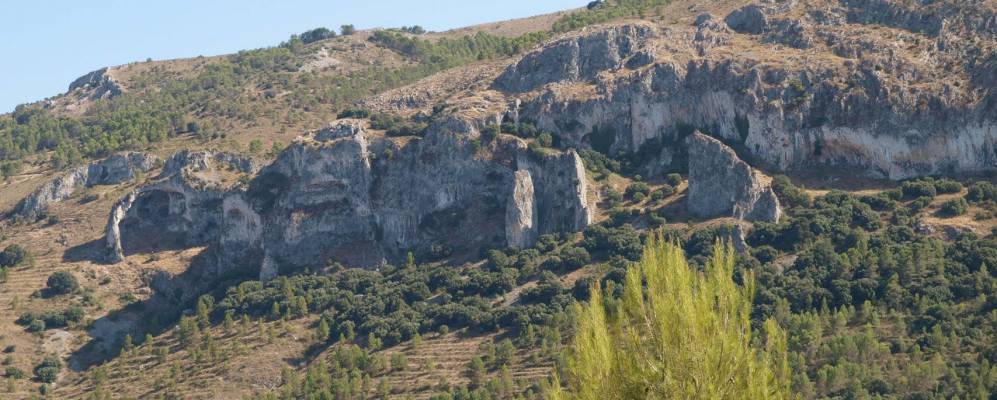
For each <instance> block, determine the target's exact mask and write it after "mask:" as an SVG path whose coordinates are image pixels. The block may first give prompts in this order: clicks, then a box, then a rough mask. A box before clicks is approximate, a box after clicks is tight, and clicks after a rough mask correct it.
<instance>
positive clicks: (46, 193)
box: [12, 153, 160, 219]
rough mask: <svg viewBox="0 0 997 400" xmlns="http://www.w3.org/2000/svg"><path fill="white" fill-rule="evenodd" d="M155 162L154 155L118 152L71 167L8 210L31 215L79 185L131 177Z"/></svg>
mask: <svg viewBox="0 0 997 400" xmlns="http://www.w3.org/2000/svg"><path fill="white" fill-rule="evenodd" d="M159 163H160V161H159V159H158V158H157V157H155V156H151V155H147V154H143V153H122V154H115V155H112V156H110V157H108V158H105V159H103V160H99V161H95V162H93V163H90V164H88V165H83V166H79V167H75V168H72V169H70V170H69V171H68V172H66V173H64V174H62V175H61V176H59V177H58V178H56V179H55V180H53V181H51V182H48V183H46V184H44V185H42V186H41V187H39V188H38V189H35V191H34V192H32V193H31V194H30V195H28V196H27V197H25V198H24V199H22V200H21V201H20V202H18V204H17V205H16V206H15V207H14V210H13V212H12V214H13V215H15V216H18V217H22V218H29V219H31V218H35V217H37V216H38V215H41V214H43V213H44V212H45V210H46V209H47V208H48V207H49V206H50V205H52V204H53V203H56V202H59V201H62V200H64V199H66V198H68V197H70V196H72V195H74V194H75V193H76V192H77V191H78V190H80V189H83V188H88V187H92V186H96V185H114V184H118V183H122V182H125V181H129V180H131V179H134V178H135V174H136V173H139V172H147V171H149V170H151V169H153V168H155V167H156V166H157V164H159Z"/></svg>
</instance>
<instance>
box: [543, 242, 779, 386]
mask: <svg viewBox="0 0 997 400" xmlns="http://www.w3.org/2000/svg"><path fill="white" fill-rule="evenodd" d="M734 257H735V256H734V252H733V249H732V248H731V246H730V245H729V244H728V245H720V244H718V245H717V246H716V247H715V249H714V252H713V256H712V258H710V259H709V261H708V262H707V263H706V268H705V270H704V271H703V272H699V271H697V270H696V269H693V268H690V266H689V264H688V263H687V261H686V258H685V255H684V254H683V252H682V250H681V248H680V247H679V246H677V245H675V244H673V243H670V242H668V241H666V240H664V239H662V238H661V237H660V236H657V237H654V238H651V239H650V240H649V243H648V244H647V246H646V247H645V249H644V253H643V257H642V258H641V260H640V261H639V262H637V263H635V264H633V265H631V266H630V267H629V268H628V269H627V274H626V279H625V282H624V288H623V297H622V298H621V299H620V300H619V302H610V301H604V300H603V295H602V290H601V289H600V288H599V286H598V285H595V287H593V288H592V291H591V293H592V295H591V300H590V302H589V303H588V305H586V306H582V305H576V309H575V312H576V314H577V315H578V322H577V324H578V326H577V333H576V335H575V339H574V345H573V346H572V348H573V351H572V353H571V354H570V355H569V356H568V363H567V367H568V368H567V371H568V373H567V375H568V376H567V377H566V382H565V383H566V387H565V388H562V387H561V385H560V383H559V382H558V381H557V380H556V379H555V384H554V385H553V386H554V388H553V389H552V390H550V392H549V397H550V398H551V399H555V400H560V399H569V398H570V399H580V400H588V399H787V398H791V394H790V389H789V385H790V373H789V368H788V364H787V358H786V357H787V356H786V336H785V334H784V333H783V332H782V331H781V330H780V329H779V327H778V325H777V324H776V323H775V322H774V321H772V320H769V321H767V322H766V323H765V332H764V340H762V341H761V342H763V343H764V345H757V346H756V345H752V332H751V320H750V313H751V302H752V296H753V294H754V276H753V275H752V274H751V272H750V271H747V272H746V273H745V274H744V285H743V286H739V285H737V284H736V283H734V282H733V280H732V275H733V271H734Z"/></svg>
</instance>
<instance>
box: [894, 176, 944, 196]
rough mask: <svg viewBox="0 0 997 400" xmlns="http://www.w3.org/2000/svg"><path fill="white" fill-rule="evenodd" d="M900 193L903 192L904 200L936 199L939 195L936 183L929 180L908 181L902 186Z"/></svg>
mask: <svg viewBox="0 0 997 400" xmlns="http://www.w3.org/2000/svg"><path fill="white" fill-rule="evenodd" d="M900 191H901V192H903V195H904V198H907V199H914V198H918V197H935V196H937V195H938V190H936V189H935V185H934V183H932V182H931V181H928V180H916V181H906V182H904V183H902V184H901V185H900Z"/></svg>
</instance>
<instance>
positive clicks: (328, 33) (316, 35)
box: [300, 28, 336, 44]
mask: <svg viewBox="0 0 997 400" xmlns="http://www.w3.org/2000/svg"><path fill="white" fill-rule="evenodd" d="M331 37H336V32H335V31H332V30H329V29H328V28H315V29H312V30H310V31H306V32H304V33H302V34H301V36H300V39H301V41H302V42H304V43H305V44H308V43H313V42H317V41H319V40H325V39H328V38H331Z"/></svg>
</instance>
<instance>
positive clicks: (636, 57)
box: [491, 0, 997, 179]
mask: <svg viewBox="0 0 997 400" xmlns="http://www.w3.org/2000/svg"><path fill="white" fill-rule="evenodd" d="M974 4H975V3H973V4H971V3H969V2H946V3H944V4H942V3H937V4H936V3H903V4H901V3H896V2H889V1H851V0H842V1H832V2H830V5H828V2H826V1H779V0H775V1H760V2H756V3H752V4H749V5H747V6H744V7H742V8H739V9H736V10H734V11H733V12H731V13H730V14H729V15H727V16H726V17H716V16H712V15H708V14H705V15H701V16H700V17H699V18H697V19H696V20H695V22H694V23H692V24H690V25H688V26H683V25H676V26H669V27H663V26H659V25H655V24H653V23H648V22H641V23H632V24H624V25H616V26H608V27H593V28H588V29H586V30H583V31H581V32H578V33H573V34H569V35H567V36H565V37H562V38H560V39H558V40H554V41H552V42H550V43H548V44H546V45H544V46H541V47H540V48H538V49H536V50H534V51H532V52H530V53H529V54H526V55H525V56H523V57H522V58H521V59H519V60H517V61H515V62H513V63H512V64H511V65H510V66H509V67H508V68H507V69H506V70H505V71H504V72H503V73H501V74H499V75H498V76H497V78H496V79H495V81H494V82H493V83H492V84H491V88H492V89H494V90H497V91H500V92H502V93H504V94H505V95H507V96H509V98H510V99H509V101H508V104H510V105H512V106H511V107H512V108H514V110H512V111H511V114H513V115H516V117H517V118H519V119H520V120H525V121H532V122H535V123H536V124H537V125H538V126H539V127H540V128H542V129H546V130H549V131H551V132H555V133H557V134H558V135H559V137H560V138H561V140H562V143H564V144H565V145H566V146H573V147H577V148H585V147H590V146H593V144H594V142H596V141H601V142H603V145H604V146H606V147H607V150H606V151H607V152H609V153H611V154H617V153H619V152H627V153H634V152H638V151H639V150H640V149H641V148H642V147H644V146H646V145H649V144H652V145H656V146H665V147H682V146H683V143H684V138H685V136H687V135H688V134H689V133H690V132H691V130H692V129H696V128H698V129H701V130H703V131H708V132H710V134H711V135H713V136H716V137H719V138H723V139H724V140H725V141H729V142H732V143H737V144H739V145H743V147H744V149H745V151H746V154H747V155H750V156H751V159H752V160H754V161H758V162H761V163H764V164H766V165H768V166H770V167H771V168H774V169H777V170H782V171H788V172H793V171H802V170H808V169H812V168H815V167H834V168H837V169H847V170H849V171H855V172H858V173H860V174H863V175H866V176H873V177H888V178H892V179H901V178H907V177H913V176H923V175H930V174H939V173H941V174H945V173H963V172H982V171H993V170H994V169H997V123H995V122H994V117H993V115H994V114H995V113H994V111H995V109H994V107H995V105H997V102H994V101H993V100H992V99H993V96H994V94H995V93H997V92H994V91H993V87H994V83H995V82H997V79H995V78H994V73H993V66H994V65H995V63H994V61H993V60H997V53H994V52H993V50H992V49H994V48H997V47H995V46H994V45H993V44H997V35H995V34H994V33H993V31H994V30H995V29H994V28H993V25H994V24H993V23H992V21H993V20H994V19H993V17H992V16H993V15H997V13H995V12H994V10H990V9H983V10H979V12H976V11H975V10H976V7H977V6H976V5H974ZM982 43H987V45H986V46H983V45H981V44H982ZM597 134H601V135H604V137H599V138H597V137H596V136H597Z"/></svg>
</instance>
